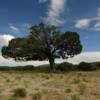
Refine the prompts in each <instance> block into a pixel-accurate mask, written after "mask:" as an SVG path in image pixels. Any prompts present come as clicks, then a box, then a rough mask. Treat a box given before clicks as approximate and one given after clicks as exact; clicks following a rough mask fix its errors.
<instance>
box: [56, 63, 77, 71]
mask: <svg viewBox="0 0 100 100" xmlns="http://www.w3.org/2000/svg"><path fill="white" fill-rule="evenodd" d="M56 70H59V71H70V70H75V66H74V65H73V64H71V63H67V62H64V63H61V64H59V65H58V66H57V67H56Z"/></svg>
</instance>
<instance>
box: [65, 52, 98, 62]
mask: <svg viewBox="0 0 100 100" xmlns="http://www.w3.org/2000/svg"><path fill="white" fill-rule="evenodd" d="M67 61H68V62H71V63H73V64H78V63H80V62H82V61H84V62H99V61H100V52H83V53H81V54H79V55H77V56H75V57H73V58H70V59H68V60H67Z"/></svg>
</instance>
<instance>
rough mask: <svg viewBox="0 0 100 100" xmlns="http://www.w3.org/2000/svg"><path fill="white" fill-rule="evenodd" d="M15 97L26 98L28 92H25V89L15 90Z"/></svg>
mask: <svg viewBox="0 0 100 100" xmlns="http://www.w3.org/2000/svg"><path fill="white" fill-rule="evenodd" d="M13 96H16V97H25V96H26V90H25V88H17V89H14V94H13Z"/></svg>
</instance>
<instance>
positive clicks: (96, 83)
mask: <svg viewBox="0 0 100 100" xmlns="http://www.w3.org/2000/svg"><path fill="white" fill-rule="evenodd" d="M17 88H25V90H26V93H27V94H26V96H25V97H18V96H13V94H14V89H17ZM0 100H100V71H91V72H68V73H67V72H66V73H63V74H61V73H56V74H50V73H36V72H30V71H26V72H23V71H4V72H3V71H0Z"/></svg>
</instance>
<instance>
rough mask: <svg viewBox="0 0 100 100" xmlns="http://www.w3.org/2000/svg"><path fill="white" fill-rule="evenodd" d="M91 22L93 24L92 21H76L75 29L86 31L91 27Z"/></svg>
mask: <svg viewBox="0 0 100 100" xmlns="http://www.w3.org/2000/svg"><path fill="white" fill-rule="evenodd" d="M90 22H91V20H90V19H80V20H77V21H76V24H75V27H76V28H80V29H84V28H87V27H89V26H90Z"/></svg>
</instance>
